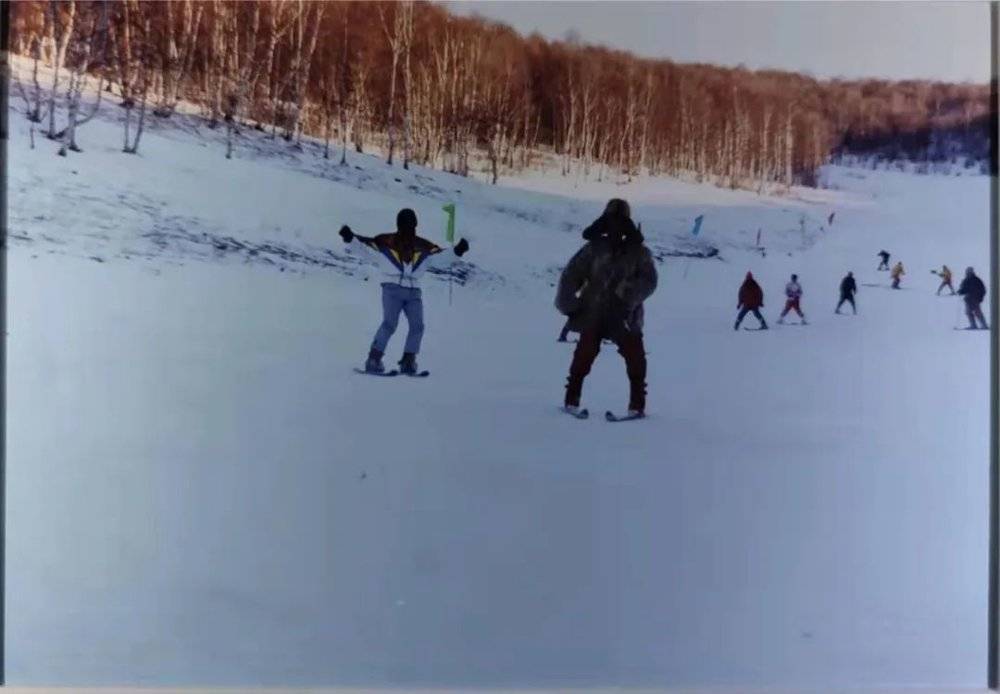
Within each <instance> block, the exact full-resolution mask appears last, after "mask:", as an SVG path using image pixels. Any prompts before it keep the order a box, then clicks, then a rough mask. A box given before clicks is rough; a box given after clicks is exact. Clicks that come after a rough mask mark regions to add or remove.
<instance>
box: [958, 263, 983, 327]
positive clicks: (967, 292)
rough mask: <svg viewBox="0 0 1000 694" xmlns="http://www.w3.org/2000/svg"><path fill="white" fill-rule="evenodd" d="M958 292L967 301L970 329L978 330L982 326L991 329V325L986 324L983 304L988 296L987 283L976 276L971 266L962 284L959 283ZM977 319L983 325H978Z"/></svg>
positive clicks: (966, 310)
mask: <svg viewBox="0 0 1000 694" xmlns="http://www.w3.org/2000/svg"><path fill="white" fill-rule="evenodd" d="M958 294H959V296H961V297H962V299H963V300H964V301H965V316H966V317H967V318H968V319H969V330H976V329H979V328H980V327H981V328H982V329H983V330H989V327H990V326H988V325H986V319H985V318H983V309H982V306H981V304H982V303H983V299H985V298H986V285H985V284H983V281H982V280H981V279H979V277H977V276H976V272H975V270H973V269H972V268H971V267H969V268H966V269H965V278H964V279H963V280H962V284H960V285H958ZM977 319H978V320H979V323H980V324H981V326H979V325H976V320H977Z"/></svg>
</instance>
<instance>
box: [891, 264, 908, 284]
mask: <svg viewBox="0 0 1000 694" xmlns="http://www.w3.org/2000/svg"><path fill="white" fill-rule="evenodd" d="M905 274H906V270H904V269H903V263H902V261H896V264H895V265H894V266H893V268H892V272H891V273H889V276H890V277H892V288H893V289H899V282H900V280H902V279H903V275H905Z"/></svg>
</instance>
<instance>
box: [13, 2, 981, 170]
mask: <svg viewBox="0 0 1000 694" xmlns="http://www.w3.org/2000/svg"><path fill="white" fill-rule="evenodd" d="M10 29H11V47H12V50H13V51H14V52H15V53H16V54H20V55H22V56H25V57H27V58H29V59H30V60H29V62H30V63H31V64H32V65H33V68H32V69H31V70H30V71H28V74H23V73H24V72H25V71H21V73H20V74H16V75H15V79H14V83H13V85H12V87H11V101H12V104H16V103H18V102H20V108H23V110H24V113H25V114H26V115H27V117H28V118H29V119H31V120H33V121H34V122H36V123H37V124H38V128H39V131H40V132H42V133H43V134H44V135H46V136H48V137H50V138H52V139H56V140H59V141H61V143H62V147H61V148H60V152H61V153H62V154H64V155H65V154H66V153H67V152H68V151H73V150H78V149H79V144H78V141H77V132H78V129H79V128H81V127H83V126H85V124H86V122H87V121H88V120H90V119H91V118H93V117H94V115H95V113H96V112H97V109H99V108H102V104H101V101H100V100H97V101H96V102H95V101H94V100H85V99H83V98H82V97H83V94H84V93H85V92H87V91H88V90H90V91H93V92H96V93H97V94H100V95H102V99H103V100H104V104H105V106H106V105H107V104H108V103H109V102H111V103H113V104H114V105H115V106H116V107H118V108H120V109H122V112H123V118H122V121H123V123H124V133H123V141H124V145H123V150H124V151H126V152H136V151H138V148H139V143H140V140H141V136H142V132H143V128H144V125H145V124H146V123H147V119H150V118H158V119H169V118H171V117H172V116H174V114H175V113H176V112H177V111H178V107H179V105H180V104H181V103H186V104H194V105H196V107H197V108H198V109H200V112H201V115H202V116H203V117H204V118H205V119H206V120H207V122H208V124H209V125H210V126H212V127H222V128H225V129H226V132H227V134H228V137H227V142H228V147H227V156H231V155H232V151H233V148H234V147H235V146H238V143H239V138H240V136H241V132H242V131H243V130H244V129H245V128H256V129H258V130H262V131H264V132H266V133H268V134H269V135H270V136H272V137H275V138H278V137H281V138H284V139H285V140H286V141H288V143H289V146H293V147H294V146H299V145H300V143H301V138H302V137H303V136H309V137H315V138H319V139H320V140H321V141H323V142H325V143H326V146H325V154H326V156H327V157H330V158H336V159H339V160H340V161H341V162H344V161H346V156H347V152H348V151H349V150H354V151H357V152H365V151H371V150H373V149H377V151H378V152H380V153H381V154H383V155H384V156H385V157H386V159H387V162H388V163H389V164H393V165H396V164H398V165H401V166H403V167H409V165H410V164H411V163H413V164H418V165H422V166H428V167H434V168H438V169H442V170H445V171H449V172H453V173H456V174H460V175H469V173H470V172H472V171H474V170H480V169H482V170H485V171H486V172H488V174H489V175H490V176H491V178H492V180H493V182H494V183H495V182H496V181H497V179H498V177H499V176H501V175H503V174H504V173H507V172H512V171H518V170H522V169H525V168H530V167H531V166H532V163H533V161H534V160H535V159H536V158H537V157H538V156H539V155H540V154H542V153H544V155H545V156H547V157H548V158H550V159H551V158H555V160H556V161H557V162H558V166H559V168H560V170H561V172H562V173H563V174H569V173H571V172H573V173H583V174H584V175H587V176H592V177H596V178H598V179H604V178H611V177H614V178H615V180H631V179H632V178H633V177H634V176H637V175H640V174H641V175H653V176H656V175H667V176H692V177H695V178H696V179H697V180H709V181H713V182H715V183H717V184H719V185H726V186H732V187H740V188H760V187H762V186H768V185H777V186H789V185H792V184H800V185H816V183H817V170H818V167H819V166H821V165H822V164H823V163H825V162H827V161H829V160H830V159H831V157H838V156H844V155H849V156H854V157H871V158H879V159H884V160H910V161H915V162H949V161H950V162H959V161H962V162H971V163H974V164H975V165H976V166H979V167H982V169H983V170H984V171H985V170H986V166H987V163H988V160H989V152H990V147H989V143H990V117H991V114H990V87H989V85H986V84H947V83H935V82H929V81H904V82H890V81H885V80H875V79H871V80H860V81H859V80H818V79H814V78H812V77H809V76H806V75H801V74H796V73H789V72H778V71H751V70H747V69H742V68H724V67H718V66H713V65H693V64H678V63H674V62H671V61H669V60H651V59H646V58H641V57H637V56H635V55H632V54H630V53H628V52H625V51H621V50H613V49H609V48H605V47H600V46H592V45H584V44H582V43H581V42H579V41H578V40H566V41H550V40H546V39H544V38H542V37H540V36H537V35H532V36H528V37H524V36H521V35H519V34H518V33H516V32H515V31H513V30H512V29H511V28H509V27H507V26H504V25H502V24H499V23H496V22H491V21H487V20H484V19H482V18H478V17H472V18H467V17H457V16H453V15H451V14H449V13H448V12H447V10H446V9H444V8H443V7H441V6H439V5H435V4H433V3H430V2H423V1H413V0H400V1H397V2H374V1H371V2H361V1H354V2H323V1H315V0H246V1H239V2H236V1H231V0H173V1H171V2H164V1H142V2H140V1H139V0H117V1H110V0H22V1H20V2H16V3H13V4H12V6H11V27H10ZM41 68H44V69H41ZM873 69H877V66H873Z"/></svg>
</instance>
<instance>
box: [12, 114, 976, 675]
mask: <svg viewBox="0 0 1000 694" xmlns="http://www.w3.org/2000/svg"><path fill="white" fill-rule="evenodd" d="M113 108H114V107H112V106H108V113H109V116H108V117H107V118H106V119H105V120H95V121H94V122H92V123H91V124H89V125H88V126H87V127H86V128H85V129H84V130H82V131H81V133H80V142H81V145H82V147H83V148H84V149H85V150H86V151H85V152H84V153H83V154H79V155H73V156H71V157H69V158H65V159H64V158H59V157H57V156H55V155H54V151H55V148H54V147H53V145H52V143H50V142H47V141H45V140H44V139H38V141H37V147H36V149H34V150H32V149H30V148H29V136H28V124H27V123H26V122H24V119H23V117H22V116H20V115H18V114H12V116H13V117H12V125H13V133H12V136H13V140H12V142H11V144H10V152H9V153H10V161H9V166H10V168H9V181H8V185H9V199H10V202H11V210H10V226H11V251H10V256H9V274H10V281H9V335H8V338H7V339H8V348H9V360H8V374H9V375H8V387H9V392H8V403H9V411H8V413H7V417H8V420H7V423H8V427H9V428H8V454H7V455H8V457H7V461H8V465H7V472H8V519H7V540H8V548H7V579H6V587H7V606H8V613H7V624H6V634H7V642H6V645H7V649H6V655H7V661H6V665H7V674H8V680H9V681H10V682H12V683H16V684H24V683H61V682H74V683H81V682H90V683H146V684H175V683H200V684H222V683H226V684H251V683H254V684H268V683H275V682H292V683H301V684H313V683H336V684H360V683H366V684H387V683H399V684H408V685H416V684H426V685H453V686H465V685H473V684H489V683H494V684H506V685H544V684H553V683H561V684H582V683H593V684H647V685H691V684H732V683H748V684H758V685H769V684H782V685H792V686H795V685H807V684H814V685H815V684H841V685H871V684H901V685H902V684H956V685H977V684H981V682H982V676H983V674H984V672H985V660H986V644H985V628H986V560H985V559H986V530H987V527H986V504H987V487H986V482H987V433H988V423H989V422H988V416H989V400H988V336H987V334H986V333H985V332H956V331H954V330H953V329H952V328H953V327H955V325H956V324H958V321H959V311H960V306H959V303H960V302H959V301H958V300H957V299H955V298H952V297H936V296H934V290H935V289H936V286H937V284H936V279H937V278H936V277H934V276H933V275H931V274H929V272H928V270H929V269H931V268H936V267H939V266H940V264H941V263H942V262H944V263H947V264H948V265H949V266H950V267H951V268H952V269H953V270H954V271H955V272H956V275H957V276H960V274H961V272H962V271H963V270H964V268H965V266H966V265H970V264H971V265H975V266H976V267H977V270H979V271H980V274H981V275H982V276H983V277H984V279H986V274H985V270H986V265H987V252H988V179H987V178H986V177H960V178H957V177H940V176H911V175H906V174H893V173H888V172H872V171H858V170H852V169H838V168H830V169H829V170H827V171H826V172H825V176H826V177H827V179H828V180H829V181H830V183H831V186H832V187H834V188H836V190H832V189H831V190H820V191H811V190H800V189H797V190H794V191H792V193H791V194H789V195H787V196H784V197H762V196H758V195H755V194H753V193H749V192H742V191H724V190H720V189H717V188H712V187H706V186H698V185H694V184H688V183H680V182H674V181H668V180H641V181H638V182H636V183H634V184H631V185H628V186H618V185H614V184H607V183H605V184H597V183H592V182H590V183H588V182H582V181H576V180H574V179H563V178H561V177H552V176H540V175H534V176H530V175H529V176H524V177H519V178H516V179H510V180H504V181H502V183H503V185H501V186H498V187H492V186H488V185H485V184H483V183H480V182H477V181H472V180H465V179H460V178H457V177H454V176H449V175H447V174H442V173H440V172H435V171H427V170H423V169H420V168H414V169H413V170H411V171H403V170H402V169H401V168H399V167H395V168H389V167H386V166H385V164H384V163H383V162H381V161H379V160H376V159H372V158H369V157H365V156H359V155H354V154H353V153H351V154H349V160H350V165H349V166H347V167H339V166H337V165H336V164H335V163H333V162H332V161H325V160H323V159H322V158H320V157H319V156H317V151H318V148H316V146H315V145H313V144H311V143H307V144H306V147H305V150H304V151H301V152H296V151H290V150H289V148H288V146H287V145H286V144H285V143H281V142H280V141H279V142H278V143H275V142H271V141H268V140H267V139H266V136H264V135H262V134H260V133H253V132H250V133H246V134H245V135H244V137H243V138H242V139H241V142H240V145H239V147H238V149H237V156H236V158H235V159H233V160H230V161H227V160H225V159H224V157H223V148H222V145H221V144H220V142H221V137H222V135H221V134H220V133H217V132H213V131H210V130H208V129H206V128H205V127H204V126H200V127H199V126H198V125H197V121H196V120H194V119H189V120H187V121H185V123H184V124H182V125H180V126H179V125H174V124H168V123H163V122H154V124H153V127H152V129H151V131H150V132H149V133H148V134H147V135H146V136H144V139H143V142H142V145H141V155H140V156H127V155H124V154H121V153H120V151H119V150H120V144H119V142H120V140H119V138H120V132H119V126H117V125H116V124H115V123H114V122H113V110H112V109H113ZM333 161H335V160H333ZM612 196H623V197H626V198H628V199H629V201H630V202H632V204H633V208H634V212H635V217H636V218H637V219H638V220H639V221H641V222H642V229H643V232H644V234H645V235H646V236H647V240H648V242H649V244H650V246H651V247H652V248H653V249H654V251H655V252H656V254H657V256H658V257H659V258H660V259H661V262H660V264H659V270H660V273H661V282H660V288H659V290H658V291H657V293H656V294H655V295H654V296H653V297H652V299H651V300H650V301H649V302H648V304H647V350H648V352H649V359H650V374H649V393H650V395H649V412H650V417H649V418H648V419H647V420H646V421H644V422H639V423H630V424H626V425H620V426H609V425H607V424H605V423H604V422H603V421H600V419H596V420H594V419H592V420H590V421H586V422H579V421H575V420H572V419H570V418H567V417H564V416H562V415H560V414H559V413H558V412H557V410H556V406H557V405H558V404H559V403H560V402H561V397H562V388H563V383H564V379H565V374H566V370H567V368H568V364H569V359H570V355H571V350H572V347H571V346H567V345H561V344H557V343H556V342H555V336H556V334H557V333H558V330H559V328H560V326H561V324H562V318H561V317H560V316H559V315H558V314H557V313H556V312H555V311H554V309H553V308H552V298H553V291H554V290H553V289H552V283H553V282H554V281H555V279H556V277H557V276H558V269H559V267H560V266H561V265H562V264H563V263H564V262H565V261H566V259H567V258H568V257H569V256H570V255H571V254H572V253H573V252H574V251H575V250H576V249H577V248H578V247H579V245H580V238H579V232H580V230H581V228H582V226H583V225H584V224H586V223H587V222H589V221H590V220H591V219H593V217H594V216H595V215H596V214H597V213H598V212H599V211H600V209H601V208H602V207H603V204H604V202H605V201H606V200H607V199H608V198H609V197H612ZM446 202H456V203H457V205H458V227H459V233H460V235H463V236H466V237H468V238H469V240H470V242H471V244H472V250H471V252H470V254H469V255H468V256H466V259H467V261H468V263H467V264H465V265H463V266H462V267H461V273H460V274H459V275H458V277H457V279H458V283H456V284H455V285H453V286H452V287H451V289H452V290H453V291H452V298H451V299H449V284H448V281H447V280H448V278H447V277H446V276H443V275H438V276H433V277H431V278H429V279H428V281H427V282H426V287H425V304H426V320H427V326H428V328H427V335H426V338H425V341H424V349H423V352H422V354H421V356H420V362H421V366H423V367H425V368H429V369H430V370H431V371H432V376H431V378H429V379H427V380H409V379H374V378H366V377H364V376H359V375H357V374H355V373H353V371H352V367H353V366H356V365H358V364H359V363H360V362H361V361H362V359H363V357H364V355H365V353H366V352H367V349H368V345H369V342H370V340H371V336H372V334H373V332H374V330H375V328H376V327H377V325H378V323H379V320H380V317H379V305H380V302H379V295H378V286H377V284H376V282H375V280H372V281H366V278H367V277H368V275H369V274H370V273H371V270H372V268H371V267H370V266H369V265H367V264H366V261H364V259H363V257H362V256H360V255H356V254H355V253H354V252H353V251H352V249H351V248H350V247H345V246H344V245H343V244H342V243H341V242H340V240H339V238H338V237H337V236H336V234H335V231H336V229H337V228H339V226H340V225H341V224H343V223H347V224H350V225H351V226H352V227H353V228H354V229H355V230H356V231H358V232H359V233H374V232H382V231H387V230H390V229H391V228H392V225H393V221H394V219H395V214H396V211H397V210H398V209H399V208H400V207H403V206H408V207H412V208H414V209H415V210H416V211H417V214H418V215H419V217H420V220H421V227H420V229H421V232H422V233H423V234H425V235H427V236H429V237H431V238H434V239H438V240H440V239H441V238H442V236H443V231H442V230H443V213H442V212H441V209H440V208H441V206H442V204H444V203H446ZM831 212H836V215H835V218H834V221H833V224H832V225H830V224H829V223H828V221H827V220H828V216H829V214H830V213H831ZM701 214H704V215H705V218H704V224H703V227H702V232H701V234H700V235H699V236H698V237H697V238H694V237H692V236H691V235H690V229H691V226H692V223H693V220H694V218H695V217H696V216H698V215H701ZM758 230H760V231H761V237H762V244H763V246H764V247H765V249H766V250H765V252H763V253H762V252H760V251H757V250H755V249H754V245H755V240H756V235H757V232H758ZM883 247H884V248H887V249H888V250H889V251H890V252H892V253H893V256H894V260H895V259H896V258H899V259H901V260H902V261H903V262H904V264H905V265H906V268H907V271H908V272H909V274H908V275H907V276H906V278H905V281H904V289H903V291H899V292H893V291H890V290H889V289H887V288H886V285H887V278H886V276H885V275H886V273H877V272H875V266H876V264H877V259H876V257H875V253H876V252H877V251H878V250H880V249H881V248H883ZM713 248H714V249H717V250H718V255H717V256H716V257H712V258H708V259H702V258H692V257H688V256H689V255H692V254H693V255H704V254H705V253H706V252H707V251H709V250H710V249H713ZM747 270H752V271H754V273H755V274H756V275H757V276H758V278H759V279H760V280H761V283H762V285H763V287H764V290H765V301H766V308H765V311H766V313H767V315H768V318H769V320H771V321H772V322H773V320H774V318H775V317H776V313H777V311H778V310H779V309H780V304H781V297H780V293H781V287H782V286H783V284H784V282H785V281H786V279H787V277H788V275H789V274H790V273H791V272H797V273H798V274H799V275H800V277H801V280H802V283H803V286H804V289H805V297H804V303H803V306H804V309H805V311H806V315H807V316H808V317H809V318H810V320H811V325H809V326H807V327H798V326H787V327H782V326H778V327H777V328H776V329H774V330H772V331H769V332H752V333H751V332H742V331H741V332H739V333H734V332H733V330H732V321H733V318H734V316H735V308H736V290H737V288H738V286H739V283H740V281H741V280H742V278H743V275H744V274H745V272H746V271H747ZM847 270H853V271H854V272H855V274H856V275H857V276H858V279H859V283H860V284H861V287H860V289H861V291H860V294H859V297H858V301H859V309H860V315H859V316H857V317H853V316H837V315H834V314H833V307H834V305H835V303H836V298H837V296H836V290H837V286H838V284H839V281H840V279H841V277H842V276H843V274H844V273H845V272H846V271H847ZM748 320H749V321H750V324H751V325H752V324H753V318H752V317H751V318H749V319H748ZM403 330H405V327H404V326H401V331H400V333H397V335H396V337H395V338H394V341H393V343H392V344H391V346H390V353H389V355H387V356H389V357H392V358H393V360H394V359H395V358H396V355H397V353H398V352H399V351H400V350H401V344H402V342H401V341H402V338H403V334H402V331H403ZM625 397H626V381H625V375H624V367H623V365H622V363H621V359H620V357H618V356H617V355H616V354H615V353H614V350H613V349H608V348H606V349H605V350H604V353H603V354H602V355H601V357H599V359H598V362H597V364H596V366H595V369H594V372H593V373H592V375H591V376H590V378H588V380H587V383H586V386H585V390H584V399H585V402H586V403H587V404H588V405H590V406H591V409H592V410H597V411H600V410H601V409H608V408H613V409H621V408H623V407H624V406H625V404H626V402H625Z"/></svg>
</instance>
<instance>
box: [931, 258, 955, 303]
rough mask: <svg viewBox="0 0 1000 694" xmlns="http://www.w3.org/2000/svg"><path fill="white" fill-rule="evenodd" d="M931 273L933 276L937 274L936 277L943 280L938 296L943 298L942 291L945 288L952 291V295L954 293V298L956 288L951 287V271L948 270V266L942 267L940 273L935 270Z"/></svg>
mask: <svg viewBox="0 0 1000 694" xmlns="http://www.w3.org/2000/svg"><path fill="white" fill-rule="evenodd" d="M931 273H933V274H935V275H937V276H938V277H940V278H941V285H940V286H939V287H938V289H937V292H936V294H937V296H941V290H942V289H944V288H945V287H947V288H948V289H950V290H951V293H952V296H954V294H955V288H954V287H953V286H952V285H951V270H949V269H948V266H947V265H942V266H941V271H940V272H936V271H934V270H931Z"/></svg>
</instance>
